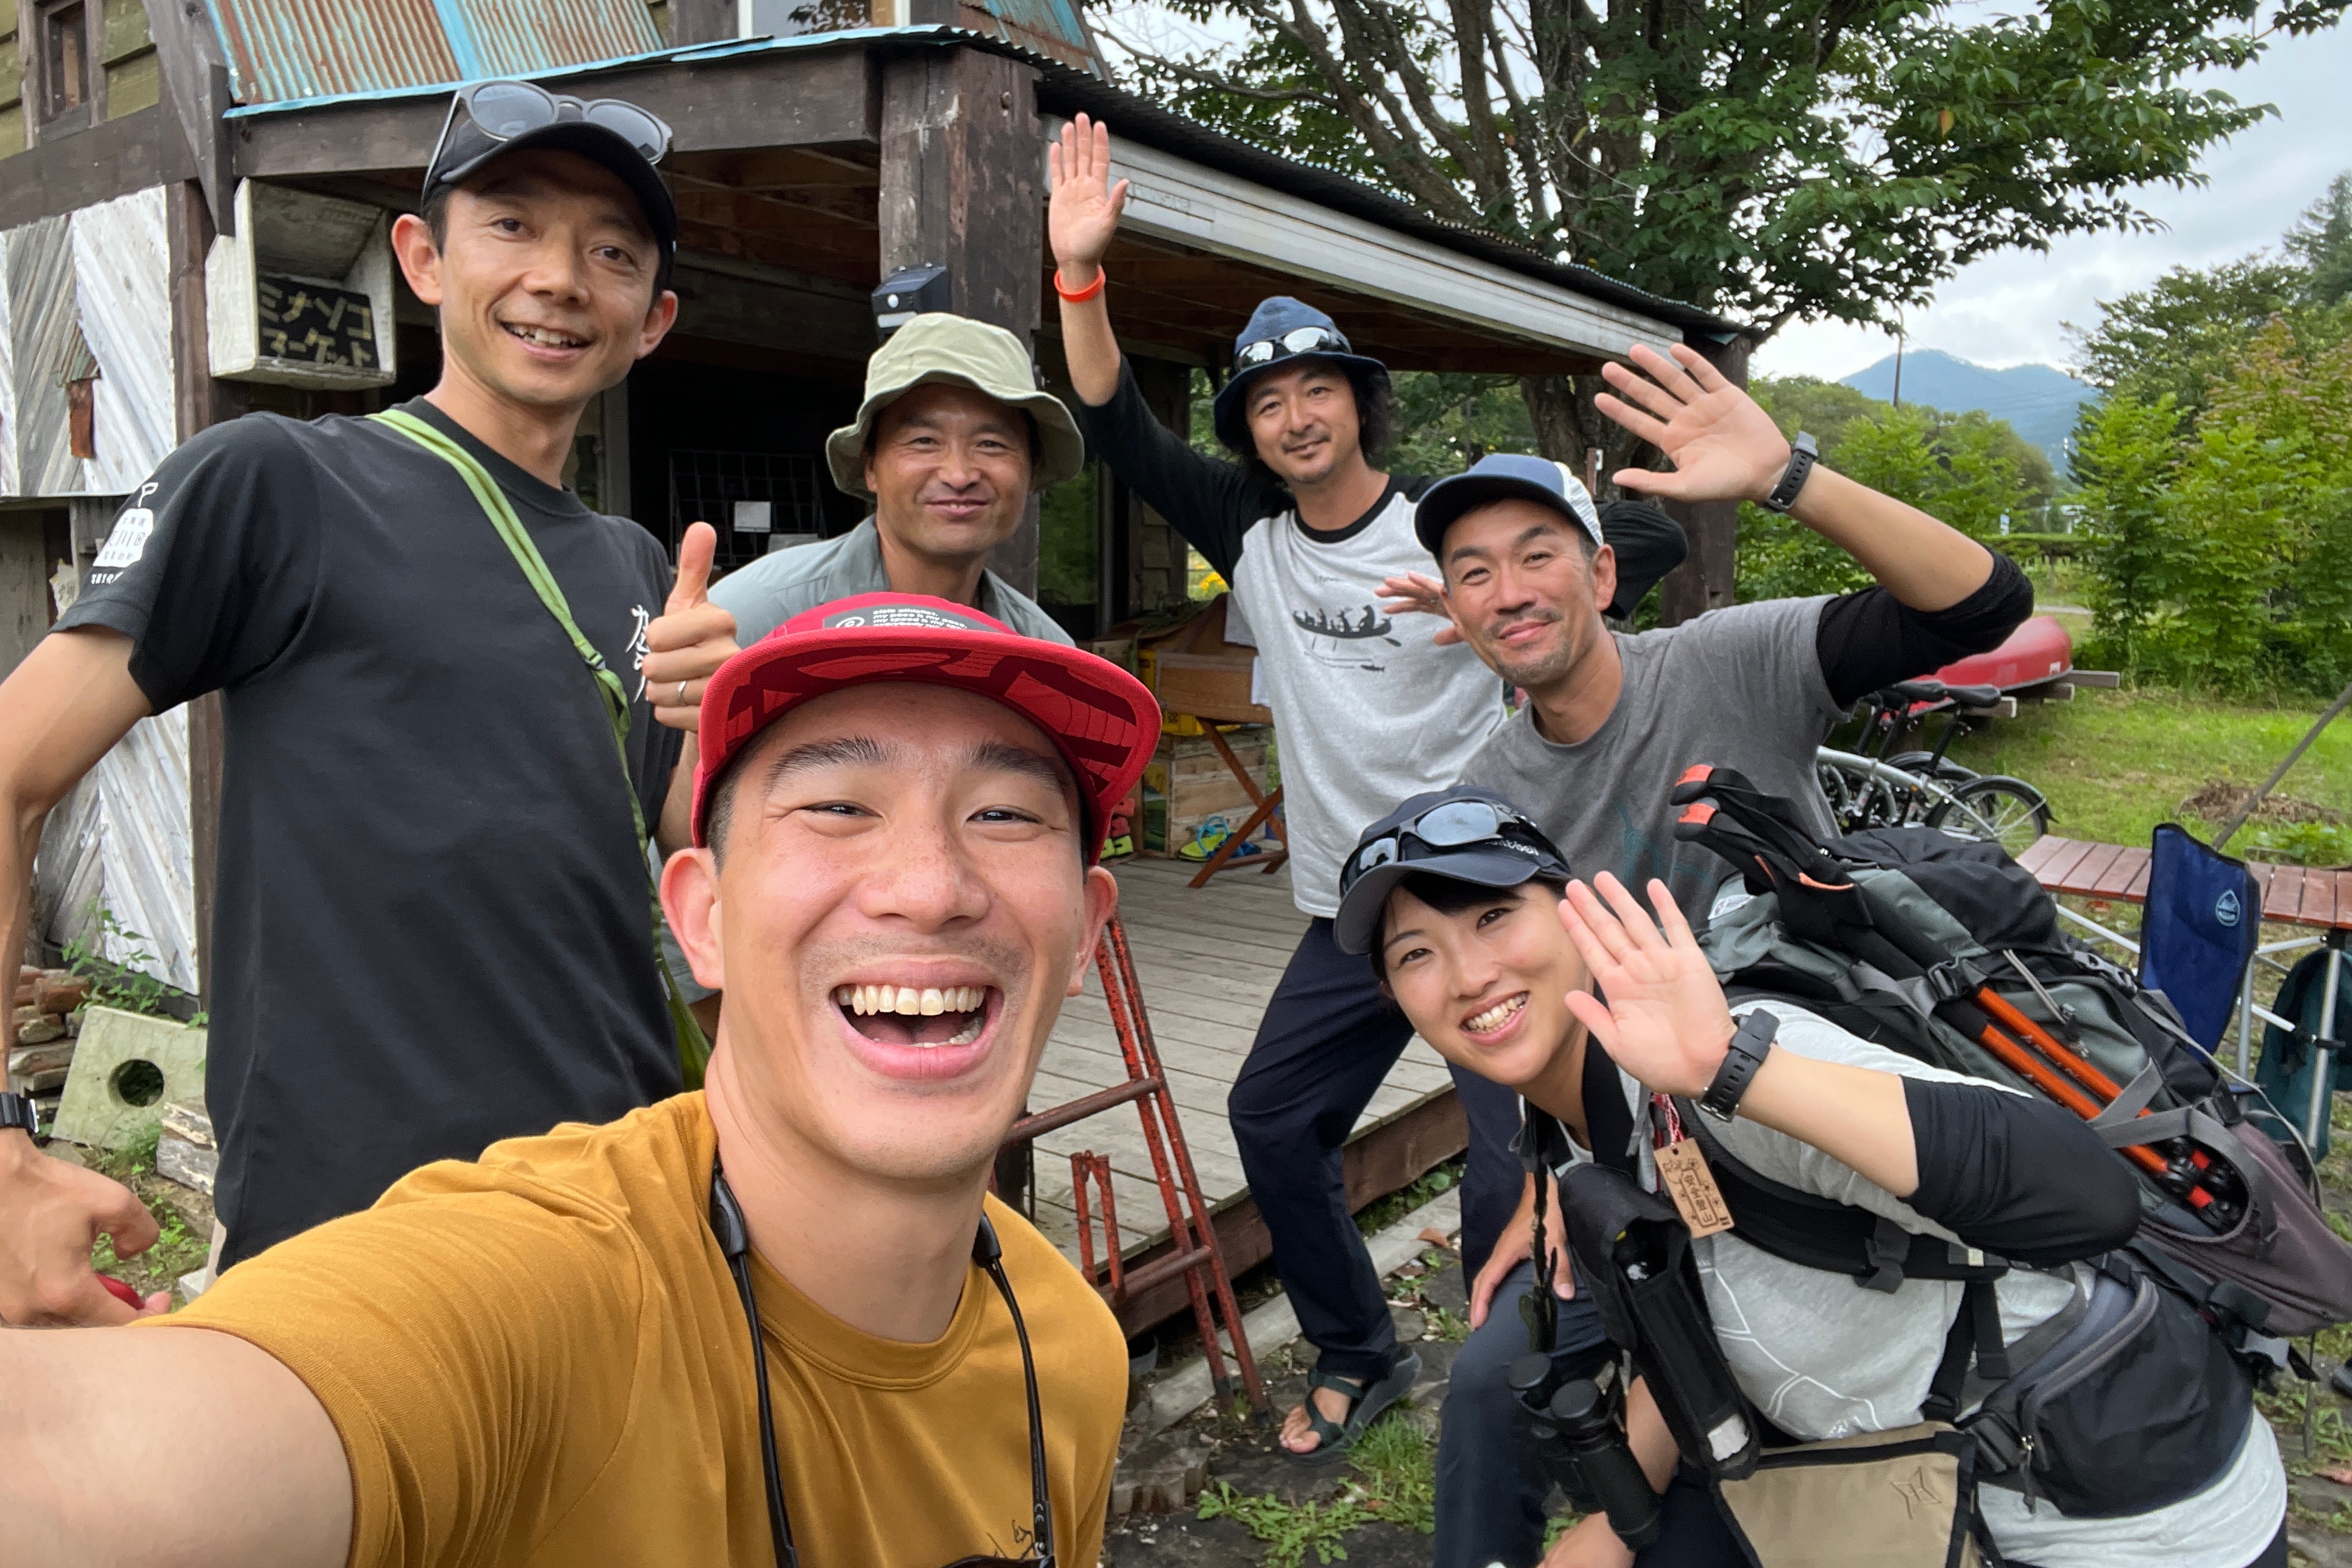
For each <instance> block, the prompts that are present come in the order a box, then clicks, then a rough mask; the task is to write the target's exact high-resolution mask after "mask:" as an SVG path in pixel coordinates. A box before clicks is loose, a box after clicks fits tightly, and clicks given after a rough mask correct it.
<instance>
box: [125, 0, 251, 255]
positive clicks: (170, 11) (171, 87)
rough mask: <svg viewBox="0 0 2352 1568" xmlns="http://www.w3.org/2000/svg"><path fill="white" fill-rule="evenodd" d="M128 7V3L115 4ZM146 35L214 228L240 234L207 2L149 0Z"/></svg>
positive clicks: (223, 76) (216, 39) (222, 85)
mask: <svg viewBox="0 0 2352 1568" xmlns="http://www.w3.org/2000/svg"><path fill="white" fill-rule="evenodd" d="M112 3H113V4H117V5H124V4H129V3H130V0H112ZM146 5H147V32H148V35H149V36H150V37H152V38H153V39H154V40H155V61H156V66H157V68H158V70H159V71H160V72H161V74H162V76H163V106H164V107H165V108H166V109H168V110H170V111H171V115H172V121H173V124H174V125H176V126H178V127H179V132H180V140H181V143H182V145H183V146H184V147H185V148H186V150H187V157H188V163H189V165H190V166H191V167H193V168H194V170H195V172H196V179H197V180H198V181H199V182H200V183H201V184H203V186H204V192H205V205H206V206H208V207H209V208H210V209H211V211H212V220H213V226H214V227H215V228H216V229H217V230H219V231H220V232H221V233H223V234H233V233H235V232H236V215H235V201H234V198H235V196H236V172H235V170H236V157H235V154H234V153H231V151H230V149H229V135H230V132H229V126H228V121H226V120H224V119H223V118H222V116H223V115H225V114H226V113H227V112H228V110H229V106H230V104H231V103H232V102H233V101H235V100H233V99H231V98H230V96H229V85H228V62H227V59H226V57H224V56H223V54H222V53H221V47H220V36H219V35H218V34H217V33H215V31H214V30H213V24H212V18H211V16H209V15H208V14H207V13H206V11H205V5H204V0H146Z"/></svg>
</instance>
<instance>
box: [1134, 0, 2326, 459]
mask: <svg viewBox="0 0 2352 1568" xmlns="http://www.w3.org/2000/svg"><path fill="white" fill-rule="evenodd" d="M1162 3H1163V4H1164V5H1166V6H1167V7H1168V8H1169V9H1170V10H1172V11H1173V12H1175V13H1176V14H1177V15H1179V16H1181V17H1184V18H1187V19H1189V20H1191V21H1193V22H1200V23H1207V22H1216V23H1219V24H1222V25H1224V26H1227V27H1230V26H1231V25H1232V24H1234V23H1238V24H1240V26H1242V27H1243V28H1244V29H1245V30H1246V34H1247V37H1246V41H1244V42H1243V43H1241V44H1238V45H1235V46H1233V47H1212V48H1199V47H1187V46H1184V45H1181V44H1179V45H1174V46H1171V47H1154V46H1153V45H1152V44H1150V42H1148V41H1146V40H1142V39H1139V38H1137V37H1125V36H1122V34H1121V31H1120V28H1119V27H1118V25H1117V24H1113V25H1112V26H1109V27H1108V28H1106V29H1105V31H1106V32H1107V33H1108V35H1109V36H1110V37H1112V38H1113V39H1114V41H1115V42H1118V43H1119V44H1121V45H1122V46H1123V47H1125V49H1126V50H1127V53H1128V55H1129V60H1130V62H1131V65H1132V76H1133V79H1134V80H1135V81H1136V83H1137V85H1139V86H1140V87H1141V88H1143V89H1145V90H1146V91H1148V92H1151V93H1154V94H1156V95H1158V96H1160V98H1162V99H1164V100H1167V101H1169V102H1170V103H1171V105H1172V106H1174V107H1176V108H1178V109H1179V110H1181V111H1182V112H1184V113H1186V114H1189V115H1191V116H1192V117H1193V118H1195V119H1197V120H1200V121H1204V122H1206V123H1208V124H1211V125H1213V126H1215V127H1217V128H1218V129H1220V130H1223V131H1226V132H1231V133H1234V134H1235V135H1238V136H1241V137H1243V138H1244V139H1247V140H1251V141H1255V142H1258V143H1260V144H1261V145H1264V146H1267V147H1271V148H1274V149H1276V150H1277V151H1279V152H1281V153H1283V154H1284V155H1285V156H1287V157H1291V158H1297V159H1304V160H1307V161H1309V162H1313V163H1321V164H1324V165H1326V166H1328V167H1331V168H1334V169H1339V170H1341V171H1344V172H1346V173H1349V174H1354V175H1357V176H1359V177H1360V178H1362V179H1365V180H1367V181H1370V182H1371V183H1373V184H1378V185H1381V186H1384V187H1386V188H1388V189H1390V190H1391V191H1393V192H1395V193H1397V194H1398V195H1401V196H1402V197H1404V198H1405V199H1407V200H1409V201H1412V202H1413V203H1415V204H1417V205H1421V206H1423V207H1424V208H1426V209H1427V210H1429V211H1430V212H1432V213H1433V214H1435V215H1436V216H1439V217H1441V218H1444V219H1447V220H1449V221H1451V222H1454V223H1459V224H1463V225H1465V226H1472V227H1475V228H1480V229H1485V230H1487V231H1489V232H1493V233H1496V234H1499V235H1502V236H1505V237H1509V238H1512V239H1516V240H1519V241H1521V242H1523V243H1526V244H1528V245H1529V246H1530V247H1534V248H1535V249H1537V250H1538V251H1540V252H1542V253H1544V254H1546V255H1549V256H1554V257H1562V258H1573V259H1575V260H1577V261H1580V262H1582V263H1584V264H1586V265H1589V266H1591V267H1593V268H1598V269H1599V270H1601V271H1602V272H1605V273H1609V274H1611V275H1612V276H1615V277H1620V278H1625V279H1633V281H1636V282H1638V283H1640V284H1642V285H1643V287H1645V288H1648V289H1653V290H1654V291H1656V292H1658V293H1660V294H1664V295H1667V296H1670V297H1673V298H1675V299H1680V300H1690V301H1692V302H1694V303H1696V304H1699V305H1702V306H1705V307H1706V308H1708V309H1710V310H1717V311H1720V312H1723V313H1726V314H1728V315H1731V316H1733V317H1736V318H1738V319H1739V320H1741V321H1745V322H1748V323H1750V324H1752V325H1753V326H1754V328H1755V329H1756V330H1757V331H1759V333H1761V334H1763V335H1765V336H1769V335H1770V333H1772V332H1773V331H1777V330H1778V329H1779V328H1780V326H1781V325H1782V324H1783V323H1785V322H1787V321H1793V320H1799V319H1815V318H1820V317H1834V318H1838V319H1843V320H1846V321H1874V320H1879V319H1882V317H1883V315H1884V312H1885V310H1886V308H1887V307H1889V306H1891V305H1895V304H1902V303H1917V302H1921V301H1924V300H1927V298H1928V297H1929V295H1930V293H1931V292H1932V290H1933V289H1934V288H1935V286H1936V285H1937V283H1939V282H1941V281H1942V280H1943V279H1947V278H1948V277H1950V276H1951V275H1952V274H1953V273H1954V272H1955V271H1956V270H1958V268H1961V267H1963V266H1965V265H1967V264H1968V263H1969V261H1971V260H1973V259H1974V258H1977V257H1979V256H1981V255H1984V254H1986V253H1988V252H1990V251H1994V250H1999V249H2002V248H2005V247H2042V246H2045V245H2046V244H2047V242H2048V241H2049V239H2050V238H2051V237H2053V236H2055V235H2061V234H2068V233H2075V232H2082V231H2085V230H2094V229H2105V228H2125V229H2137V228H2147V227H2150V226H2152V225H2153V220H2151V219H2150V218H2149V217H2148V216H2147V215H2146V214H2145V213H2144V212H2142V211H2141V210H2140V209H2138V208H2137V207H2136V206H2135V205H2133V204H2132V202H2131V201H2130V199H2129V198H2128V196H2127V195H2126V190H2127V189H2128V188H2129V187H2131V186H2134V185H2137V184H2145V183H2149V182H2161V183H2166V184H2174V185H2181V184H2193V183H2196V182H2198V181H2200V180H2201V179H2202V178H2203V177H2204V176H2203V175H2201V174H2199V173H2198V172H2197V168H2196V161H2197V158H2198V155H2199V154H2200V152H2201V151H2202V150H2203V149H2205V148H2206V147H2209V146H2210V145H2211V144H2212V143H2213V142H2216V141H2219V140H2221V139H2222V138H2225V137H2227V136H2229V135H2231V133H2233V132H2237V131H2239V130H2242V129H2243V128H2244V127H2246V126H2248V125H2251V124H2252V123H2254V122H2255V121H2258V120H2259V119H2261V118H2262V117H2263V115H2264V114H2265V113H2267V112H2268V110H2267V108H2266V107H2265V106H2261V105H2245V104H2240V103H2238V102H2237V101H2235V100H2233V99H2231V97H2230V96H2229V95H2228V94H2227V93H2226V92H2223V91H2221V90H2220V89H2215V88H2189V87H2187V86H2184V85H2182V83H2183V79H2185V78H2188V77H2190V76H2191V75H2193V74H2194V73H2196V72H2198V71H2200V70H2207V69H2216V68H2218V69H2225V70H2226V69H2232V68H2238V67H2242V66H2243V65H2245V64H2247V63H2248V62H2250V61H2252V59H2254V58H2257V57H2258V56H2259V55H2260V54H2261V53H2262V52H2263V49H2264V47H2266V44H2265V42H2264V41H2263V40H2264V39H2265V38H2266V37H2269V36H2271V35H2273V34H2275V33H2280V32H2284V33H2286V34H2290V35H2293V34H2299V33H2305V32H2309V31H2313V30H2315V29H2318V28H2321V27H2325V26H2332V25H2333V24H2334V23H2335V22H2336V20H2337V19H2338V18H2339V17H2340V16H2341V15H2342V13H2343V11H2344V9H2345V4H2346V0H2270V4H2269V5H2268V8H2267V15H2266V16H2261V17H2259V18H2257V17H2256V16H2255V14H2254V11H2253V9H2252V5H2250V4H2249V0H2143V3H2141V4H2137V5H2111V4H2108V3H2107V0H2042V5H2041V6H2040V7H2038V8H2037V9H2036V10H2034V11H2032V12H2031V13H2029V14H2026V15H2022V16H2010V15H2000V14H1995V13H1991V12H1990V11H1987V10H1983V9H1979V8H1976V7H1972V6H1970V7H1964V6H1962V5H1958V4H1955V3H1951V0H1785V3H1784V4H1780V5H1769V6H1751V5H1734V4H1730V3H1729V0H1675V3H1674V4H1667V3H1666V0H1647V3H1645V4H1639V5H1631V4H1628V5H1616V4H1612V5H1609V6H1607V7H1604V8H1595V7H1593V6H1591V5H1586V4H1584V3H1582V0H1525V3H1524V4H1521V3H1520V0H1447V3H1446V4H1444V5H1430V4H1423V5H1414V4H1409V3H1406V0H1162ZM2252 4H2253V5H2259V4H2261V0H2252ZM2257 19H2259V21H2260V22H2261V23H2262V26H2259V27H2258V28H2251V29H2250V28H2249V27H2248V26H2246V24H2247V22H2248V21H2249V20H2257ZM1597 388H1598V382H1597V378H1590V377H1588V378H1580V384H1578V385H1576V386H1575V387H1574V388H1573V389H1571V388H1570V386H1569V385H1568V384H1566V383H1564V382H1563V381H1562V380H1561V379H1559V378H1556V377H1530V378H1528V380H1527V382H1526V383H1525V384H1524V385H1523V392H1524V394H1525V395H1526V397H1527V399H1528V407H1529V411H1530V414H1531V416H1532V417H1533V420H1534V426H1535V429H1536V432H1537V435H1538V439H1539V441H1540V443H1541V445H1542V447H1543V449H1544V450H1545V451H1546V452H1547V453H1548V454H1549V455H1550V456H1553V457H1555V458H1576V457H1580V455H1581V453H1582V451H1583V449H1584V448H1585V447H1588V446H1601V447H1606V448H1608V449H1609V451H1610V454H1611V458H1612V464H1613V463H1614V462H1616V461H1618V460H1620V459H1622V458H1623V457H1626V456H1629V455H1630V453H1629V447H1630V445H1631V444H1630V442H1629V441H1628V440H1627V439H1626V438H1625V437H1622V434H1621V433H1620V432H1618V431H1617V429H1616V427H1615V426H1612V425H1611V424H1610V423H1609V422H1608V421H1606V420H1605V419H1602V418H1601V417H1599V416H1598V415H1597V413H1596V411H1595V410H1594V409H1593V407H1592V405H1591V395H1592V394H1593V393H1594V392H1595V391H1596V390H1597Z"/></svg>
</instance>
